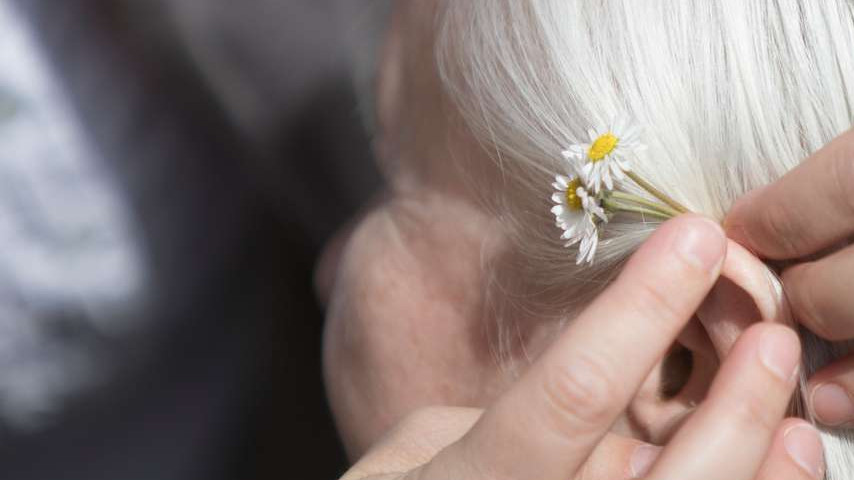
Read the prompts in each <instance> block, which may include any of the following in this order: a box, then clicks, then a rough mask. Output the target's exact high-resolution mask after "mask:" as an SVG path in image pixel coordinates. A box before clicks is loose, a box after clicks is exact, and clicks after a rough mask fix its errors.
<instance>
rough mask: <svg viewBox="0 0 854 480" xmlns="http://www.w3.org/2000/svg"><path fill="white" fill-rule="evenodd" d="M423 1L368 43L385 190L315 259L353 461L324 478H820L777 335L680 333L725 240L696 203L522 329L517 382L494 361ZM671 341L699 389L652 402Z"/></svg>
mask: <svg viewBox="0 0 854 480" xmlns="http://www.w3.org/2000/svg"><path fill="white" fill-rule="evenodd" d="M432 5H433V2H429V1H423V0H422V1H418V2H409V1H404V2H397V7H396V12H395V15H394V20H393V22H392V29H391V33H390V35H389V39H388V41H387V44H386V47H385V49H384V56H383V61H382V65H381V70H380V81H379V99H378V102H379V105H378V110H379V116H380V132H379V134H380V136H379V139H378V152H379V155H380V157H381V158H380V162H381V164H383V165H385V166H387V165H388V164H389V163H391V164H393V165H392V166H391V167H387V168H386V175H387V178H388V182H389V192H388V193H387V194H386V195H384V196H383V197H382V198H380V199H379V200H378V202H377V204H376V205H374V207H373V208H372V209H371V210H370V211H368V212H366V213H365V214H364V215H363V216H361V218H360V219H359V220H358V222H356V223H355V225H354V226H352V227H351V228H348V229H347V231H346V232H345V233H342V234H341V236H340V237H339V239H338V240H336V241H335V242H333V246H332V247H331V248H330V250H329V252H328V253H327V255H326V256H325V258H324V260H323V261H322V262H321V265H320V267H319V271H318V287H319V291H320V294H321V297H322V298H324V299H325V300H327V301H328V316H327V331H326V338H325V342H324V351H325V353H324V357H325V358H324V361H325V374H326V382H327V388H328V392H329V398H330V403H331V406H332V409H333V412H334V414H335V417H336V421H337V424H338V427H339V431H340V433H341V436H342V439H343V441H344V444H345V446H346V447H347V450H348V453H349V454H350V456H351V458H352V459H353V460H354V461H356V463H355V465H354V467H353V468H352V469H351V470H350V471H349V472H348V473H347V474H346V475H345V476H344V477H343V478H344V479H346V480H356V479H358V480H380V479H382V480H398V479H415V478H417V479H420V480H433V479H436V480H439V479H448V478H454V479H459V480H481V479H484V480H485V479H490V480H493V479H502V480H503V479H507V480H510V479H512V480H516V479H519V480H522V479H532V480H533V479H536V480H551V479H555V480H557V479H560V480H567V479H583V480H599V479H602V480H605V479H609V480H610V479H621V478H641V477H643V478H651V479H681V478H691V479H710V480H711V479H716V480H717V479H721V480H723V479H726V480H730V479H736V480H737V479H745V480H752V479H759V480H765V479H768V480H770V479H779V478H786V479H793V480H799V479H817V478H820V476H821V472H822V469H823V466H822V458H821V451H820V443H819V439H818V435H817V432H816V431H815V429H814V428H813V427H811V426H810V425H808V424H806V423H805V422H803V421H802V420H797V419H792V418H786V417H785V412H786V406H787V404H788V401H789V398H790V397H791V393H792V391H793V389H794V386H795V384H794V377H793V374H794V372H795V371H796V368H797V367H796V364H797V360H798V357H799V355H800V345H799V343H798V341H797V337H796V335H795V334H794V332H793V331H792V330H791V329H789V328H787V327H784V326H781V325H774V324H770V323H760V324H755V325H752V326H750V327H749V328H747V329H746V330H745V331H744V333H741V334H740V335H738V336H737V340H736V339H735V338H733V339H732V340H716V339H715V338H716V337H715V335H713V334H709V335H706V334H705V333H703V334H702V335H697V331H698V329H699V328H701V327H699V326H698V322H696V321H694V315H695V312H697V310H698V308H699V307H700V305H701V303H703V302H704V299H707V297H708V294H709V292H710V291H712V290H713V289H716V290H717V291H719V292H720V291H726V287H721V285H720V282H719V281H718V280H719V275H720V270H721V264H722V262H723V261H724V258H725V256H726V252H727V242H726V241H725V236H724V232H723V231H722V230H721V229H720V227H718V226H717V225H716V224H715V223H714V222H711V221H710V220H707V219H704V218H702V217H700V216H696V215H685V216H682V217H679V218H677V219H674V220H672V221H670V222H668V223H666V224H665V225H663V226H662V227H661V228H659V229H658V230H657V232H656V233H655V234H654V235H653V236H652V237H651V238H650V240H649V241H648V242H647V243H645V244H644V245H643V246H642V247H641V248H640V250H639V251H638V252H637V253H636V254H635V255H634V256H633V257H632V258H631V260H630V261H629V263H628V264H627V266H626V268H625V269H624V270H623V271H622V273H621V274H620V276H619V277H618V279H617V280H616V281H615V282H614V283H613V284H612V285H611V286H610V288H609V289H608V290H607V291H606V292H605V293H604V294H603V295H602V296H600V297H599V298H598V299H597V300H595V301H594V302H593V303H591V304H590V305H589V306H587V308H586V309H584V311H583V312H582V313H581V314H580V315H579V316H578V317H577V318H576V319H574V321H573V322H572V323H571V324H570V326H569V327H568V328H566V329H565V330H562V331H559V332H557V331H556V330H555V329H554V328H553V326H551V325H547V324H537V323H534V324H532V325H529V326H528V327H526V328H528V330H526V331H524V332H522V333H523V334H524V338H525V339H526V347H527V352H525V353H526V354H527V355H528V356H530V358H531V359H532V361H531V362H530V363H529V364H527V365H528V367H527V368H525V369H524V371H523V372H521V375H520V376H518V377H516V376H513V375H508V374H507V373H506V372H504V371H503V370H502V369H501V367H500V365H498V364H497V363H496V361H495V357H494V352H493V351H492V350H491V344H490V340H491V339H490V338H489V336H488V335H487V334H485V333H484V322H485V321H488V319H487V320H484V303H485V301H486V300H485V298H483V292H484V288H483V286H484V285H485V283H486V282H487V281H488V279H487V278H485V277H484V274H483V270H482V261H483V259H484V258H485V257H488V256H489V255H491V253H492V251H493V246H494V245H495V244H501V241H502V240H501V229H500V228H498V226H497V225H496V221H495V219H494V218H491V217H490V216H489V215H487V214H486V213H485V212H484V211H483V210H482V209H481V208H479V207H478V203H477V199H475V198H473V196H472V195H471V193H470V189H469V188H468V186H467V185H466V184H465V183H464V182H462V181H460V180H459V175H458V172H456V171H455V170H454V168H453V166H452V162H450V161H449V160H450V158H451V157H452V156H454V155H460V154H461V152H466V154H467V155H470V156H476V155H479V153H478V152H479V150H478V145H477V143H476V142H474V141H473V140H472V139H471V138H466V137H464V136H463V137H460V136H458V135H456V134H455V131H454V130H453V129H451V128H449V126H448V120H447V116H446V115H445V111H444V110H442V108H440V106H442V105H443V104H444V101H445V100H444V99H443V97H442V95H441V93H440V90H439V88H438V86H437V81H436V78H435V72H434V71H432V62H431V61H430V47H431V44H432V43H431V42H432V39H431V35H432V28H431V25H432V23H431V21H432ZM411 112H418V115H417V116H415V115H410V113H411ZM483 160H484V162H486V161H488V159H487V158H486V156H485V155H484V159H483ZM416 180H417V181H416ZM558 233H559V232H558ZM674 291H678V292H679V295H673V294H672V292H674ZM724 296H725V297H727V298H726V302H727V304H729V303H732V302H731V301H730V299H729V297H728V296H726V295H724ZM706 301H708V300H706ZM735 303H738V302H735ZM711 310H715V309H713V308H712V309H711ZM719 310H720V309H719ZM691 332H693V333H691ZM699 337H703V338H706V337H712V341H711V343H714V345H710V344H709V341H708V339H707V340H705V343H704V342H703V341H698V340H696V338H699ZM720 337H724V335H720ZM675 342H677V343H682V344H683V345H685V346H686V347H688V348H689V349H691V351H692V352H694V353H695V355H696V356H697V357H698V358H704V359H710V360H708V361H707V362H706V363H704V364H703V365H705V366H706V367H707V368H704V369H698V370H703V371H702V372H701V373H699V374H698V377H697V378H696V379H695V380H696V383H697V384H701V385H705V386H706V388H702V389H699V391H695V392H689V393H688V394H686V395H687V398H684V399H682V400H684V401H679V402H676V401H662V400H660V399H659V397H658V395H657V387H658V386H659V384H660V381H661V374H660V370H661V368H660V367H661V363H662V359H663V358H664V357H665V356H666V354H667V352H668V350H669V349H670V347H671V345H673V344H674V343H675ZM716 352H718V353H716ZM720 352H725V353H720ZM520 355H521V354H520ZM520 359H521V358H520ZM701 363H702V362H701ZM709 384H711V387H710V388H708V385H709ZM695 403H696V404H699V406H696V407H695V406H694V404H695Z"/></svg>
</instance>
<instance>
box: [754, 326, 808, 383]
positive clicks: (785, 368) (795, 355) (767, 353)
mask: <svg viewBox="0 0 854 480" xmlns="http://www.w3.org/2000/svg"><path fill="white" fill-rule="evenodd" d="M800 357H801V348H800V341H799V340H798V334H796V333H795V332H794V330H792V329H790V328H786V327H781V326H778V327H774V328H772V329H769V330H768V331H766V332H764V333H763V334H762V337H761V338H760V339H759V359H760V360H761V361H762V363H763V364H764V365H765V366H766V367H767V368H768V370H770V371H771V373H773V374H774V375H776V376H777V377H778V378H779V379H780V380H783V381H784V382H789V381H791V380H792V379H793V377H794V376H795V373H796V372H797V368H798V363H799V362H800V359H801V358H800Z"/></svg>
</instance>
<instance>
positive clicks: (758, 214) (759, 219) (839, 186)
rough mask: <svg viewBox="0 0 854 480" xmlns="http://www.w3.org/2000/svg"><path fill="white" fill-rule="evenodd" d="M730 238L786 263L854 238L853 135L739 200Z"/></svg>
mask: <svg viewBox="0 0 854 480" xmlns="http://www.w3.org/2000/svg"><path fill="white" fill-rule="evenodd" d="M724 225H725V228H726V230H727V234H728V235H729V236H730V237H731V238H732V239H733V240H736V241H738V242H739V243H741V244H742V245H744V246H746V247H748V248H749V249H751V250H752V251H753V252H755V253H757V254H758V255H759V256H762V257H765V258H770V259H774V260H788V259H795V258H799V257H803V256H806V255H809V254H812V253H816V252H818V251H820V250H822V249H824V248H826V247H829V246H831V245H833V244H835V243H837V242H839V241H841V240H844V239H845V238H846V237H848V236H850V235H851V234H852V233H854V131H848V132H846V133H844V134H842V135H840V136H839V137H837V138H836V139H835V140H833V141H832V142H830V143H829V144H827V145H826V146H825V147H824V148H822V149H821V150H819V151H818V152H816V153H815V154H813V155H812V156H811V157H809V158H808V159H807V160H806V161H804V162H803V163H802V164H801V165H799V166H798V167H796V168H794V169H793V170H792V171H790V172H789V173H787V174H786V175H784V176H783V177H782V178H780V179H779V180H778V181H776V182H774V183H772V184H771V185H768V186H766V187H762V188H760V189H757V190H754V191H753V192H750V193H748V194H747V195H745V196H743V197H742V198H740V199H738V200H737V201H736V202H735V204H734V205H733V207H732V209H731V210H730V213H729V215H728V216H727V218H726V221H725V222H724Z"/></svg>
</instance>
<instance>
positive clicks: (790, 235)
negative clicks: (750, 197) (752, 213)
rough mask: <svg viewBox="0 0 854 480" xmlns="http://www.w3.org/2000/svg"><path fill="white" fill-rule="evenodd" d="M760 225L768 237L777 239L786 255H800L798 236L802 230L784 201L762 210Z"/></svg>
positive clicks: (776, 241)
mask: <svg viewBox="0 0 854 480" xmlns="http://www.w3.org/2000/svg"><path fill="white" fill-rule="evenodd" d="M759 225H760V228H761V229H762V230H763V231H764V233H765V235H767V238H771V239H774V240H775V243H777V244H778V245H779V248H781V249H782V252H780V253H781V254H782V255H784V256H786V257H795V256H798V255H799V253H798V248H797V244H798V241H797V240H798V237H799V236H800V235H801V231H800V230H799V229H798V228H797V227H796V226H795V223H794V221H793V217H792V212H790V211H789V209H788V208H787V207H786V206H785V204H783V203H776V204H773V205H770V206H768V207H767V208H764V209H762V210H760V213H759Z"/></svg>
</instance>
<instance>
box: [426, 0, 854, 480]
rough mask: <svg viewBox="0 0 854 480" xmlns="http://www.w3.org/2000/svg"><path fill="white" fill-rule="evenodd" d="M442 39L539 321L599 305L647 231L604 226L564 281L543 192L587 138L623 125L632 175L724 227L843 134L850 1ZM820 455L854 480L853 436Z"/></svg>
mask: <svg viewBox="0 0 854 480" xmlns="http://www.w3.org/2000/svg"><path fill="white" fill-rule="evenodd" d="M438 28H439V33H438V35H437V55H438V63H439V68H440V74H441V76H442V80H443V83H444V85H445V87H446V89H447V91H448V92H449V93H450V95H451V97H452V98H453V100H454V102H455V104H456V105H457V107H458V108H459V109H460V111H461V113H462V115H463V116H464V118H465V120H466V125H467V127H468V128H469V129H470V130H471V131H472V132H473V133H474V134H475V136H476V138H478V140H479V141H480V142H481V143H482V144H483V145H484V147H485V148H486V149H487V150H488V151H490V152H492V153H493V156H494V158H495V160H496V161H497V163H498V165H499V167H500V172H501V179H502V182H503V183H502V184H501V189H500V190H501V191H502V192H505V193H506V196H507V198H505V199H495V198H494V199H492V200H491V202H492V205H493V206H495V208H498V209H500V210H501V212H500V213H501V215H502V219H505V220H506V221H507V223H508V226H509V231H510V232H511V235H512V236H513V238H514V239H515V240H516V241H515V243H514V244H515V245H517V246H518V248H517V250H518V252H519V256H520V261H519V262H518V263H517V264H516V265H515V268H518V269H519V275H520V276H521V278H522V279H523V280H520V281H522V282H524V283H525V284H526V285H528V289H529V291H530V292H537V295H536V296H528V298H527V300H530V298H536V299H540V301H541V303H542V304H543V306H545V307H546V309H548V308H553V307H555V306H557V307H558V308H557V310H558V311H562V312H564V313H565V312H567V311H569V310H571V309H573V308H577V307H578V306H579V305H580V304H583V303H585V302H586V301H587V300H588V299H589V298H591V297H592V296H593V295H595V294H596V293H598V292H599V291H601V287H602V285H604V284H605V283H607V282H606V281H605V280H607V279H608V278H610V276H612V275H613V273H614V272H615V271H616V270H617V268H618V267H619V266H620V264H621V263H622V262H623V261H624V260H625V259H626V257H627V256H628V255H629V254H630V253H631V252H632V251H633V250H634V249H635V248H636V247H637V246H638V245H639V244H640V243H641V242H642V241H643V240H644V239H645V238H646V236H647V235H648V234H649V233H650V232H651V231H652V229H653V228H654V226H655V225H652V224H645V223H642V222H638V220H637V218H626V219H620V218H615V219H614V220H613V221H612V222H611V223H609V224H608V227H607V229H606V233H605V237H604V239H603V242H602V245H601V247H600V248H601V250H600V253H599V254H598V255H597V258H596V262H595V264H594V265H593V266H592V267H580V268H584V270H580V269H579V267H575V265H574V262H573V261H572V258H573V257H572V252H569V251H567V250H566V249H565V248H564V247H563V246H562V242H561V241H560V239H559V238H558V237H559V232H556V231H555V228H554V219H553V218H552V217H551V214H550V213H549V196H550V194H551V191H550V188H549V181H550V180H551V178H552V176H553V175H554V174H555V173H559V172H560V169H559V167H558V162H559V161H560V160H561V159H560V152H561V151H562V150H564V149H566V148H567V147H568V146H569V145H570V144H573V143H576V142H579V141H580V140H583V139H584V137H585V134H586V131H587V129H588V128H589V127H591V126H597V125H608V124H609V122H611V121H612V119H614V118H616V117H618V116H629V117H631V118H633V119H634V120H635V121H636V123H638V124H639V125H641V126H643V128H644V142H645V143H646V144H648V145H649V147H650V148H649V150H648V152H647V154H646V155H645V156H644V157H643V158H641V159H639V160H638V162H637V163H636V164H635V170H636V171H637V172H638V173H639V174H640V175H641V176H642V177H643V178H646V179H649V180H652V181H653V183H655V184H656V185H658V186H659V187H661V188H662V189H663V190H665V191H666V192H668V193H669V194H670V195H671V196H672V197H674V198H675V199H676V200H677V201H679V202H680V203H682V204H683V205H686V206H688V207H689V208H690V209H691V210H693V211H696V212H702V213H704V214H706V215H709V216H711V217H714V218H717V219H720V220H722V219H723V217H724V215H725V213H726V212H727V211H728V209H729V207H730V206H731V204H732V202H733V201H734V199H736V198H737V197H739V196H740V195H742V194H744V193H745V192H747V191H749V190H751V189H753V188H756V187H759V186H761V185H764V184H767V183H769V182H772V181H773V180H775V179H777V178H779V177H780V176H782V175H783V174H784V173H786V172H787V171H788V170H790V169H791V168H793V167H794V166H796V165H797V164H798V163H799V162H800V161H801V160H802V159H804V158H806V157H807V156H808V155H810V154H811V153H812V152H814V151H815V150H817V149H819V148H820V147H821V146H823V145H824V144H825V143H827V142H829V141H830V140H831V139H833V138H834V137H836V136H837V135H839V134H840V133H842V132H843V131H844V130H846V129H848V128H849V127H850V125H851V123H852V100H854V6H852V3H851V2H850V1H848V0H717V1H713V0H683V1H672V0H646V1H636V0H527V1H519V0H468V1H459V0H444V1H443V2H442V6H441V7H440V21H439V25H438ZM493 190H495V189H493ZM579 278H585V279H599V280H602V281H601V282H593V283H591V282H589V281H585V282H579V281H578V279H579ZM567 289H569V290H570V291H569V292H567ZM558 291H559V293H560V294H559V295H558V294H557V292H558ZM560 298H563V299H565V298H570V299H572V300H571V301H570V302H567V303H566V304H560V305H557V304H555V302H558V303H559V302H560V301H561V300H556V299H560ZM527 300H526V301H527ZM572 302H575V303H572ZM836 347H839V346H836ZM836 347H834V346H831V345H829V344H827V343H825V342H822V341H819V340H817V339H815V338H814V337H812V336H809V335H808V334H805V358H806V360H807V363H809V365H807V368H806V370H807V372H812V371H814V369H815V368H817V367H818V366H820V365H822V364H824V363H825V362H826V361H828V360H829V359H830V358H834V357H836V356H837V355H839V354H841V353H843V352H845V351H847V348H836ZM837 350H839V351H837ZM823 440H824V444H825V450H826V457H827V467H828V470H827V478H828V479H832V480H836V479H839V480H841V479H848V478H852V477H854V458H852V456H854V450H852V444H851V436H850V435H849V434H848V433H846V432H843V431H834V432H829V431H826V432H824V433H823Z"/></svg>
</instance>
